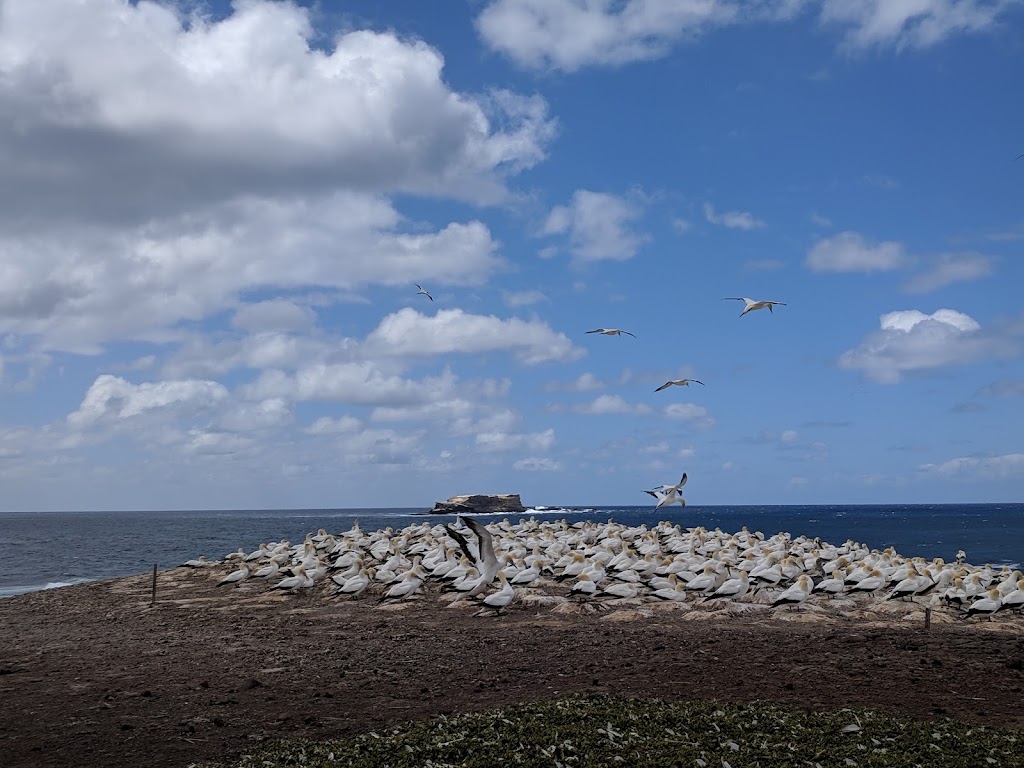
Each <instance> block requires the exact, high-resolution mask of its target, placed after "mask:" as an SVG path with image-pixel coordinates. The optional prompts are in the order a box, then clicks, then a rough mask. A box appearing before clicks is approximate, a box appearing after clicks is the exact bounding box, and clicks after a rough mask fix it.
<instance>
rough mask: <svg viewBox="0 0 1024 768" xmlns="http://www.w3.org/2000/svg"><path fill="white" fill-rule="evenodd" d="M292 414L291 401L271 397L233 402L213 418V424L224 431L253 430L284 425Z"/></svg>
mask: <svg viewBox="0 0 1024 768" xmlns="http://www.w3.org/2000/svg"><path fill="white" fill-rule="evenodd" d="M293 415H294V409H293V408H292V404H291V403H289V402H288V401H287V400H285V399H283V398H280V397H272V398H268V399H266V400H261V401H259V402H256V403H233V404H232V405H231V406H230V407H228V408H227V409H226V410H225V411H224V412H223V413H221V414H220V415H219V416H217V418H215V419H214V420H213V426H214V427H215V428H217V429H220V430H224V431H226V432H253V431H256V430H261V429H269V428H273V427H282V426H285V425H286V424H289V423H290V422H291V420H292V417H293Z"/></svg>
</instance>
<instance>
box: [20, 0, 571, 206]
mask: <svg viewBox="0 0 1024 768" xmlns="http://www.w3.org/2000/svg"><path fill="white" fill-rule="evenodd" d="M316 35H317V33H316V31H315V30H314V29H313V25H312V24H311V22H310V18H309V11H307V10H306V9H304V8H301V7H299V6H298V5H296V4H293V3H290V2H267V1H265V0H246V1H245V2H238V3H235V4H234V7H233V11H232V13H231V14H230V15H228V16H227V17H226V18H223V19H220V20H210V19H208V18H204V17H201V16H199V15H196V14H193V15H192V16H190V17H187V18H186V17H184V16H183V15H181V14H179V13H178V12H177V11H176V9H174V8H173V7H171V6H170V5H157V4H156V3H148V2H147V3H138V4H129V3H126V2H123V0H80V1H79V2H75V3H70V4H68V3H39V2H36V0H7V2H5V3H4V24H3V26H2V27H0V70H2V72H3V74H4V83H5V87H4V89H3V92H2V94H0V112H2V113H7V114H11V115H17V116H18V119H17V123H16V124H11V127H12V128H13V129H14V130H6V131H3V132H2V133H3V141H4V142H5V143H6V144H7V148H8V149H9V150H14V151H12V152H11V154H9V155H7V157H6V162H5V173H4V179H5V183H6V184H9V185H11V188H19V187H21V186H22V185H24V192H25V197H26V201H25V203H23V205H24V207H25V208H26V209H30V205H34V202H33V201H34V200H35V199H36V198H37V195H39V194H40V193H41V191H42V190H41V187H42V186H43V185H46V186H47V187H48V188H49V189H50V191H52V192H53V199H52V200H51V201H50V205H49V206H48V210H47V216H53V215H55V214H57V215H60V212H62V211H65V210H74V207H82V206H86V207H95V208H102V209H104V210H105V212H106V213H108V214H109V215H111V216H114V215H124V212H122V211H119V210H118V208H117V207H116V206H115V203H116V204H118V205H120V204H123V205H124V211H126V212H130V211H137V210H139V208H140V207H141V206H147V207H152V206H153V204H154V202H155V201H156V199H157V198H159V197H161V196H169V195H174V196H175V197H176V198H177V199H178V200H179V201H181V200H183V198H184V197H185V196H186V195H192V196H195V197H199V198H202V197H204V196H208V195H217V196H224V195H225V193H227V194H229V195H233V194H236V193H238V192H243V191H245V192H256V193H258V191H259V190H261V189H265V188H266V186H267V185H268V184H275V185H276V184H279V183H281V182H297V181H298V179H299V177H301V176H303V175H310V176H315V177H318V179H319V180H320V182H321V183H322V182H324V181H330V182H332V184H334V185H336V186H349V187H358V188H363V189H370V188H374V189H378V190H406V191H413V192H429V193H445V194H457V195H466V196H477V197H479V196H484V197H490V198H492V199H493V198H494V197H495V196H496V195H499V194H501V192H500V181H499V178H500V177H499V175H498V173H499V172H500V171H501V169H503V168H505V167H508V168H510V169H512V170H515V169H518V168H521V167H524V166H529V165H532V164H533V163H536V162H537V161H538V160H540V159H542V158H543V154H544V153H543V144H544V142H545V141H546V140H547V139H548V138H550V135H551V130H552V125H551V124H550V122H549V121H548V120H547V117H546V106H545V105H544V103H543V101H542V100H540V99H539V98H536V97H531V98H524V97H520V96H515V95H514V94H510V93H507V92H495V93H493V94H491V95H490V96H488V97H485V98H480V99H476V100H474V99H473V98H471V97H468V96H466V95H462V94H458V93H454V92H452V91H451V90H449V88H448V87H447V86H446V84H445V82H444V79H443V77H442V69H443V66H444V59H443V57H442V56H441V54H440V53H439V52H438V51H437V50H435V49H433V48H431V47H430V46H428V45H427V44H425V43H423V42H421V41H417V40H406V39H400V38H398V37H397V36H396V35H394V34H393V33H390V32H373V31H369V30H354V31H349V32H344V33H342V34H339V35H337V36H336V37H334V38H333V39H332V40H331V42H330V43H329V44H328V45H327V46H326V47H324V48H318V47H316V46H315V44H314V36H316ZM323 39H324V38H322V37H317V40H318V41H319V40H323ZM115 136H117V137H120V138H122V139H130V140H131V141H130V142H129V143H124V144H122V147H123V148H124V150H125V154H124V155H122V156H114V155H112V154H111V153H109V152H104V151H96V147H97V141H99V142H100V144H99V145H100V146H102V145H103V143H104V140H105V139H112V138H114V137H115ZM46 141H52V142H53V144H52V146H50V147H48V148H44V147H43V146H41V143H42V142H46ZM44 149H48V150H49V152H50V153H51V154H50V156H49V157H46V156H45V155H44V154H43V151H44ZM44 157H45V162H46V164H47V167H48V168H51V169H52V168H54V167H55V166H59V165H63V173H61V174H53V173H43V174H40V173H38V172H36V170H34V169H38V162H39V161H40V160H41V159H43V158H44ZM256 160H258V161H259V163H258V164H257V163H255V162H254V161H256ZM242 167H247V168H248V172H247V173H245V174H242V173H238V171H239V170H240V168H242ZM167 170H172V171H173V173H172V174H171V175H170V177H169V178H168V177H165V176H164V172H165V171H167ZM126 174H130V175H131V176H132V177H135V178H161V179H162V180H163V182H164V183H161V184H126V183H124V182H125V180H126V179H125V176H126ZM95 178H105V179H107V180H108V183H107V184H105V185H104V186H103V189H102V192H103V194H99V195H96V194H92V195H89V196H88V197H91V198H92V199H87V196H86V195H83V194H82V192H83V191H84V189H85V188H84V187H83V185H84V184H85V183H87V182H88V183H89V185H90V191H92V190H91V187H92V184H93V179H95ZM57 179H59V183H54V182H55V181H56V180H57ZM119 190H120V191H119ZM164 202H166V199H165V200H164ZM198 202H201V201H198ZM5 207H7V206H6V205H5ZM19 207H20V206H19ZM29 212H30V213H32V212H31V210H29ZM9 213H15V212H13V211H12V212H9ZM33 215H35V214H33Z"/></svg>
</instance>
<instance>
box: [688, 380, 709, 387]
mask: <svg viewBox="0 0 1024 768" xmlns="http://www.w3.org/2000/svg"><path fill="white" fill-rule="evenodd" d="M690 381H692V382H694V383H696V384H700V385H701V386H702V387H706V386H707V384H705V383H704V382H703V381H698V380H697V379H690Z"/></svg>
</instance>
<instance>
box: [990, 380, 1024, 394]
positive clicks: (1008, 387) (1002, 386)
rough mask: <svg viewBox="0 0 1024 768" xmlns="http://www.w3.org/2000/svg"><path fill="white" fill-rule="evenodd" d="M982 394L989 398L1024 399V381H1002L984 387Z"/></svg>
mask: <svg viewBox="0 0 1024 768" xmlns="http://www.w3.org/2000/svg"><path fill="white" fill-rule="evenodd" d="M980 394H983V395H988V396H989V397H1024V379H1000V380H999V381H995V382H993V383H991V384H989V385H988V386H986V387H982V388H981V390H980Z"/></svg>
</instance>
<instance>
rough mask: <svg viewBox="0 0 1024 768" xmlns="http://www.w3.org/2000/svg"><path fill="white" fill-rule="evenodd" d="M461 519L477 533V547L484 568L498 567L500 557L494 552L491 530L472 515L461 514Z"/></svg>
mask: <svg viewBox="0 0 1024 768" xmlns="http://www.w3.org/2000/svg"><path fill="white" fill-rule="evenodd" d="M459 520H461V521H462V522H464V523H465V524H466V525H468V526H469V527H470V529H471V530H472V531H473V533H475V534H476V539H477V549H478V550H480V559H479V562H480V563H482V564H483V566H484V569H485V570H487V569H490V568H495V569H496V567H497V565H498V558H497V556H496V555H495V554H494V539H492V538H491V532H490V531H488V530H487V528H486V527H484V526H483V525H482V524H481V523H478V522H477V521H476V520H474V519H473V518H472V517H462V516H460V517H459Z"/></svg>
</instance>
